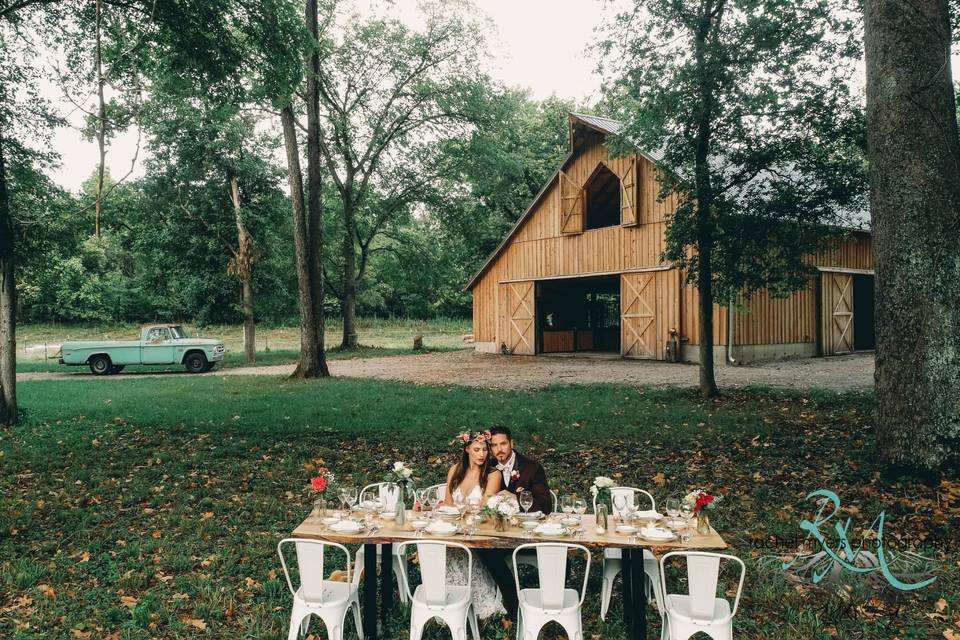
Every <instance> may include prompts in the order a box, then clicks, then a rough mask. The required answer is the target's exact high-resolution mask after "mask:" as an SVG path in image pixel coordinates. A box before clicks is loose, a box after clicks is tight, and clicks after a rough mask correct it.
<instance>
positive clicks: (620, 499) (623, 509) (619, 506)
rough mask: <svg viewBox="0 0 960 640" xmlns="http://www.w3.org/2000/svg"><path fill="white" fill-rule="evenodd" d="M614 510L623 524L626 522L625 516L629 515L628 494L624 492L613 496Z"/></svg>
mask: <svg viewBox="0 0 960 640" xmlns="http://www.w3.org/2000/svg"><path fill="white" fill-rule="evenodd" d="M613 511H614V514H615V515H616V516H617V519H618V520H619V521H620V523H621V524H623V523H625V522H626V520H624V516H626V515H627V496H625V495H623V494H622V493H618V494H617V495H615V496H613Z"/></svg>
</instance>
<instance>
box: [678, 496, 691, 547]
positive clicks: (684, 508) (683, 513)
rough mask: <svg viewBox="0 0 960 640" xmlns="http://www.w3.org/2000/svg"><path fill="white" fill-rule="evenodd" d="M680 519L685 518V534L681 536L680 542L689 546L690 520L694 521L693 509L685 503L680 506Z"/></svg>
mask: <svg viewBox="0 0 960 640" xmlns="http://www.w3.org/2000/svg"><path fill="white" fill-rule="evenodd" d="M680 517H681V518H683V521H684V527H683V532H682V533H681V534H680V542H682V543H683V544H687V543H688V542H690V537H691V536H692V534H691V533H690V520H691V519H693V507H692V506H691V505H689V504H687V503H683V504H682V505H681V506H680Z"/></svg>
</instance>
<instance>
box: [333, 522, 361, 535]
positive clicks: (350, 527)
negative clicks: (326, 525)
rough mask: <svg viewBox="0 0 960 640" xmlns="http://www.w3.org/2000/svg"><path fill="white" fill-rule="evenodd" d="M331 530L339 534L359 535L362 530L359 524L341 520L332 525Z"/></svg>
mask: <svg viewBox="0 0 960 640" xmlns="http://www.w3.org/2000/svg"><path fill="white" fill-rule="evenodd" d="M330 528H331V529H333V530H334V531H336V532H337V533H358V532H359V531H360V529H361V527H360V523H359V522H354V521H353V520H341V521H340V522H335V523H334V524H332V525H330Z"/></svg>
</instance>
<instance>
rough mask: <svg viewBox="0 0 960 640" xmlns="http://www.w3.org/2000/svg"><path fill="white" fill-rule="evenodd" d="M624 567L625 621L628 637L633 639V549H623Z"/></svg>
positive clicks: (622, 571)
mask: <svg viewBox="0 0 960 640" xmlns="http://www.w3.org/2000/svg"><path fill="white" fill-rule="evenodd" d="M621 554H622V560H621V562H622V563H623V567H622V569H621V574H620V575H621V577H622V578H623V623H624V624H625V625H626V627H627V638H628V640H633V638H634V635H633V613H634V612H633V604H634V598H633V562H632V560H633V549H623V550H622V552H621Z"/></svg>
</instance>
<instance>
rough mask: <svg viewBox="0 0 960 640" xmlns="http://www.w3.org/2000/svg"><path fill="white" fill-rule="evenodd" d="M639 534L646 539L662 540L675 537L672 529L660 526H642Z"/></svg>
mask: <svg viewBox="0 0 960 640" xmlns="http://www.w3.org/2000/svg"><path fill="white" fill-rule="evenodd" d="M640 535H641V536H642V537H644V538H646V539H647V540H659V541H662V542H666V541H668V540H673V539H674V538H676V537H677V534H675V533H674V532H673V531H670V530H669V529H664V528H662V527H644V528H643V529H640Z"/></svg>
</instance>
